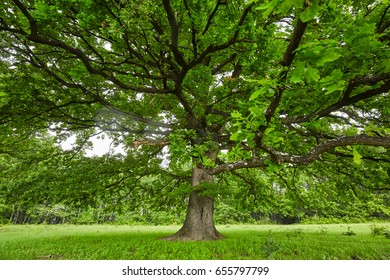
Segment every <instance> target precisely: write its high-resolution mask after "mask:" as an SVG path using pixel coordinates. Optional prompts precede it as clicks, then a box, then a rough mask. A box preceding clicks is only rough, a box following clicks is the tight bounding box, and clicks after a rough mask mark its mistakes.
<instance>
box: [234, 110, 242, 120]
mask: <svg viewBox="0 0 390 280" xmlns="http://www.w3.org/2000/svg"><path fill="white" fill-rule="evenodd" d="M231 116H232V118H233V119H241V118H242V114H241V113H240V112H238V111H233V112H232V113H231Z"/></svg>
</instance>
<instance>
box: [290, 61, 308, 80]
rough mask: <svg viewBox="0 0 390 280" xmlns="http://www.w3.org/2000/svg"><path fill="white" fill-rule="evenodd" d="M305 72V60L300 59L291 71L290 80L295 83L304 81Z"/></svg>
mask: <svg viewBox="0 0 390 280" xmlns="http://www.w3.org/2000/svg"><path fill="white" fill-rule="evenodd" d="M304 74H305V62H303V61H298V62H297V64H296V66H295V68H294V70H293V71H292V73H291V77H290V81H291V82H292V83H294V84H298V83H302V82H303V77H304Z"/></svg>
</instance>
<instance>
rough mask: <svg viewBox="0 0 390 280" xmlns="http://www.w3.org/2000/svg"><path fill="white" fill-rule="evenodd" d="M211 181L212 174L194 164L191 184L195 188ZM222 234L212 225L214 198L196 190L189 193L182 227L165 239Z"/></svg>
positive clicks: (218, 235)
mask: <svg viewBox="0 0 390 280" xmlns="http://www.w3.org/2000/svg"><path fill="white" fill-rule="evenodd" d="M211 182H213V176H212V175H210V174H208V173H207V172H206V170H205V169H204V168H202V167H199V166H196V167H195V168H194V169H193V172H192V186H193V187H194V189H196V187H197V186H199V185H200V184H201V183H211ZM222 237H223V236H222V234H220V233H219V232H218V231H217V229H216V228H215V225H214V198H213V197H210V196H204V195H201V194H200V193H199V191H198V190H194V191H192V192H191V194H190V199H189V202H188V207H187V215H186V219H185V221H184V224H183V226H182V228H181V229H180V230H179V231H178V232H177V233H176V234H174V235H172V236H170V237H167V238H165V240H178V241H187V240H218V239H221V238H222Z"/></svg>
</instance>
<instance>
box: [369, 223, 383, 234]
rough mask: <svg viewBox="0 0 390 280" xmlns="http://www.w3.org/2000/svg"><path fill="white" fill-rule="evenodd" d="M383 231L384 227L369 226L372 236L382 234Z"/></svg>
mask: <svg viewBox="0 0 390 280" xmlns="http://www.w3.org/2000/svg"><path fill="white" fill-rule="evenodd" d="M384 232H385V228H384V227H378V226H376V225H373V226H371V234H372V235H374V236H377V235H382V234H384Z"/></svg>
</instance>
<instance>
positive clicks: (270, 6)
mask: <svg viewBox="0 0 390 280" xmlns="http://www.w3.org/2000/svg"><path fill="white" fill-rule="evenodd" d="M280 1H281V0H273V1H271V2H266V3H263V4H262V5H260V6H259V7H257V8H256V10H264V12H263V18H267V17H268V16H269V15H270V14H271V13H272V12H273V11H274V10H275V8H276V7H277V6H278V4H279V2H280Z"/></svg>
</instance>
